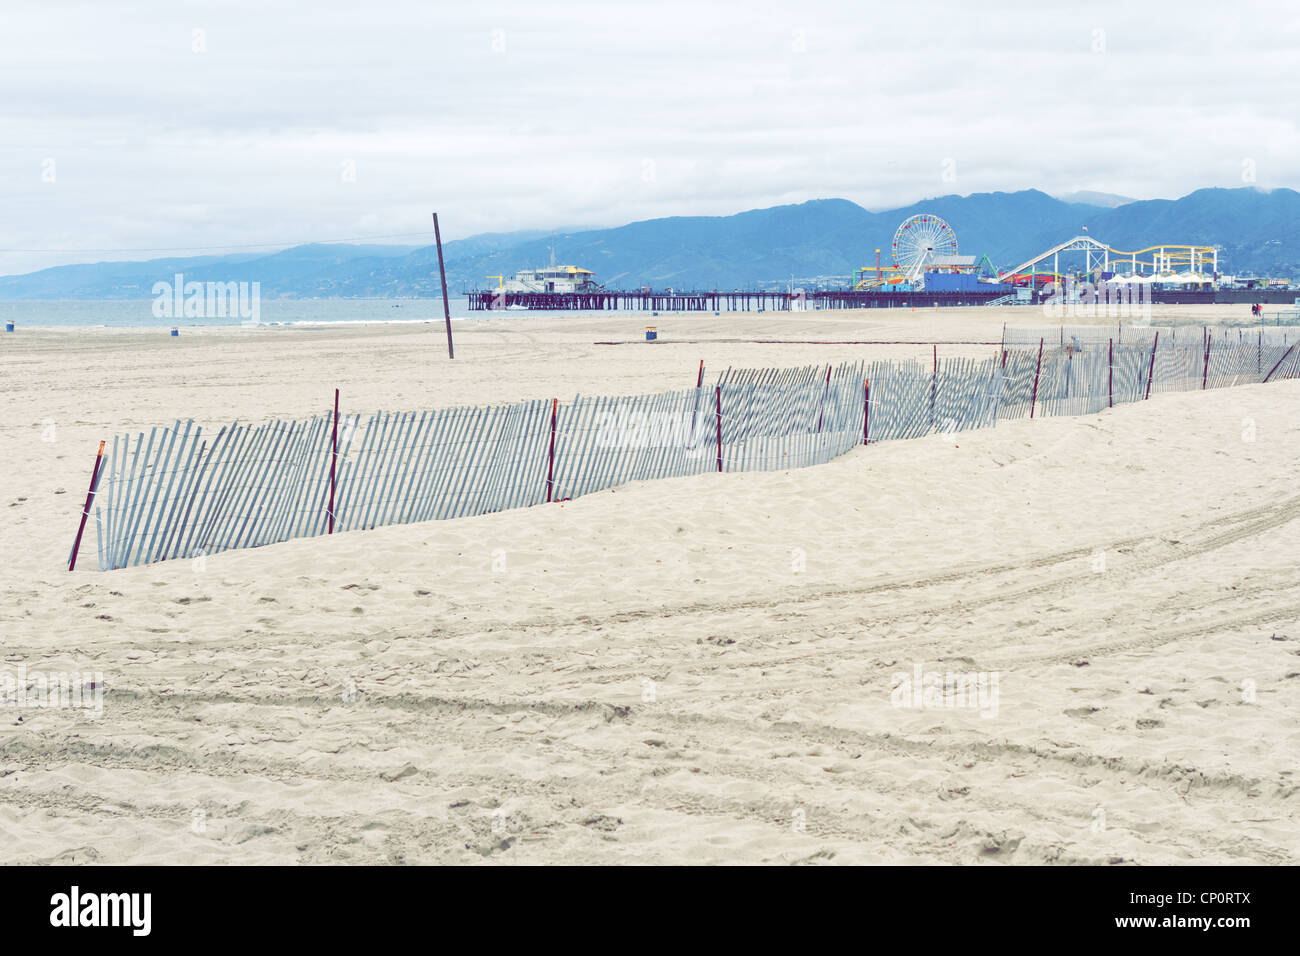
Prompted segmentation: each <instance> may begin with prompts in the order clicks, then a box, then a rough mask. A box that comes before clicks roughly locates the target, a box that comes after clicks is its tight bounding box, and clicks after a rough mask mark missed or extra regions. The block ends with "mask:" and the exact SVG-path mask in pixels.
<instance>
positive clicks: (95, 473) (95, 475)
mask: <svg viewBox="0 0 1300 956" xmlns="http://www.w3.org/2000/svg"><path fill="white" fill-rule="evenodd" d="M103 461H104V443H103V442H102V441H101V442H100V443H99V451H97V452H95V467H94V469H93V470H92V471H91V472H90V489H89V490H88V491H87V492H86V504H85V506H84V507H83V508H82V509H81V522H80V523H79V524H78V525H77V538H76V540H75V541H73V542H72V553H71V554H70V555H68V570H69V571H75V570H76V568H77V550H78V549H79V548H80V547H81V534H82V532H83V531H85V530H86V518H87V517H89V515H90V503H91V501H93V500H94V498H95V486H96V485H98V484H99V466H100V465H101V464H102V463H103Z"/></svg>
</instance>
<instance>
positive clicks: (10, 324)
mask: <svg viewBox="0 0 1300 956" xmlns="http://www.w3.org/2000/svg"><path fill="white" fill-rule="evenodd" d="M13 330H14V324H13V322H10V321H6V322H5V331H6V332H12V331H13Z"/></svg>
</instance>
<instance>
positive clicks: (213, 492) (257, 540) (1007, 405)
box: [69, 327, 1300, 570]
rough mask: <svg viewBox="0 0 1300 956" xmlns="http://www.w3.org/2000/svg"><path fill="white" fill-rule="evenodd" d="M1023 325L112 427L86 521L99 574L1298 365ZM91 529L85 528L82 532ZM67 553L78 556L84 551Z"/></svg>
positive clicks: (1263, 346)
mask: <svg viewBox="0 0 1300 956" xmlns="http://www.w3.org/2000/svg"><path fill="white" fill-rule="evenodd" d="M1109 331H1112V330H1106V329H1100V330H1099V328H1098V327H1088V328H1083V329H1076V330H1060V329H1056V328H1053V329H1048V330H1023V329H1021V330H1016V331H1015V332H1014V333H1010V334H1008V335H1007V336H1005V337H1004V345H1003V347H1002V348H1001V349H999V350H998V354H996V355H995V356H993V357H991V358H989V359H985V360H983V361H980V360H975V359H971V358H960V359H947V358H945V359H940V358H939V357H938V353H937V349H936V351H935V354H934V358H933V360H932V362H931V363H929V364H928V365H927V364H924V363H920V362H917V361H914V360H912V361H905V362H873V363H869V364H864V363H853V364H844V365H840V366H836V367H831V366H809V367H805V368H795V369H742V370H735V369H728V370H727V371H726V372H724V373H722V374H721V375H719V376H718V377H717V380H716V382H714V383H713V384H705V381H704V374H703V367H702V366H701V371H700V374H699V378H698V384H697V386H696V387H695V388H686V389H680V390H676V391H671V392H663V393H658V394H650V395H640V396H596V397H582V396H578V397H576V398H575V399H574V400H573V401H571V402H564V403H561V402H559V401H558V400H554V399H552V400H533V401H524V402H518V403H515V404H510V405H488V406H469V407H460V408H445V409H435V410H431V411H422V412H382V411H381V412H375V413H374V414H372V415H370V416H368V417H364V418H363V417H362V416H359V415H342V416H340V415H339V413H338V410H337V395H336V403H335V409H334V411H332V412H329V413H327V414H324V415H320V416H317V417H315V418H311V419H308V420H306V421H273V422H266V423H263V424H260V425H245V424H240V423H238V422H236V423H233V424H231V425H228V426H225V427H223V428H221V429H219V430H218V431H217V433H216V434H215V435H212V434H210V433H205V431H204V430H203V429H202V428H201V427H199V426H196V425H195V424H194V422H193V421H186V422H181V421H177V422H176V423H175V424H173V425H172V426H171V427H167V428H153V429H151V430H150V431H149V432H148V434H145V433H144V432H140V433H137V434H135V435H131V434H126V435H119V436H116V437H114V438H113V440H112V442H111V447H110V448H109V450H108V451H107V452H106V453H104V454H103V455H102V462H101V459H100V458H98V457H97V459H96V468H95V471H94V473H93V476H92V479H91V487H90V491H89V493H88V495H87V504H86V507H85V509H83V514H82V526H83V527H84V523H85V520H86V519H87V518H88V517H89V516H90V515H91V502H92V501H93V502H94V510H93V515H94V521H95V529H96V534H97V539H98V544H97V557H98V562H99V567H100V569H101V570H110V569H115V568H124V567H130V566H134V565H140V564H151V563H156V562H159V561H168V560H176V559H178V558H187V559H200V558H203V557H205V556H207V555H212V554H218V553H220V552H222V551H228V550H231V549H234V548H251V547H259V546H261V545H266V544H272V543H275V542H279V541H288V540H291V539H294V538H305V537H313V536H316V535H321V534H330V533H333V532H341V531H358V530H363V529H370V528H379V527H383V526H386V525H393V524H408V523H412V522H421V521H433V520H445V519H449V518H463V517H468V516H472V515H480V514H487V513H490V512H496V511H504V510H507V509H512V508H524V507H529V506H532V505H539V504H544V503H546V502H553V501H565V500H570V499H573V498H579V497H581V496H583V495H588V494H592V493H593V492H597V491H601V490H604V489H607V488H612V487H616V486H618V485H622V484H626V483H628V482H632V481H647V480H652V479H658V478H671V477H677V476H681V475H696V474H702V473H704V472H709V471H718V472H744V471H772V470H781V469H789V468H803V467H807V466H810V465H816V464H821V463H824V462H827V461H830V460H831V459H833V458H835V457H837V456H839V455H842V454H844V453H846V452H847V451H848V450H849V449H851V448H852V447H854V446H855V445H858V444H863V443H865V442H867V441H868V440H869V441H870V442H879V441H889V440H896V439H905V438H917V437H920V436H923V435H928V434H934V433H940V434H947V433H956V432H960V431H965V430H968V429H973V428H984V427H989V426H992V425H995V424H996V422H997V421H998V420H999V419H1011V418H1021V417H1034V416H1042V415H1079V414H1091V413H1095V412H1098V411H1101V410H1102V409H1105V408H1107V407H1110V406H1111V405H1115V404H1121V403H1125V402H1132V401H1140V400H1143V399H1145V398H1148V397H1149V396H1150V394H1151V393H1152V392H1159V391H1183V390H1190V389H1194V388H1219V387H1226V386H1229V385H1237V384H1245V383H1248V382H1262V381H1270V380H1273V379H1278V378H1294V377H1297V375H1300V349H1297V348H1296V344H1295V342H1288V341H1287V340H1286V339H1285V338H1284V336H1285V335H1286V333H1280V332H1277V331H1276V330H1263V331H1260V330H1240V331H1239V330H1223V331H1222V332H1219V333H1216V334H1211V333H1210V332H1209V331H1205V332H1202V333H1201V335H1200V338H1199V339H1198V338H1197V337H1196V335H1194V334H1192V333H1193V332H1195V331H1196V330H1189V329H1186V328H1181V329H1178V330H1172V329H1152V328H1149V327H1145V328H1139V329H1134V328H1131V327H1127V328H1124V329H1123V330H1122V334H1123V337H1124V342H1123V343H1122V344H1120V343H1119V342H1117V341H1116V339H1118V338H1119V335H1109V334H1107V335H1104V336H1103V335H1102V333H1105V332H1109ZM80 540H81V534H80V532H79V533H78V536H77V541H78V543H79V542H80ZM77 546H78V545H75V544H74V550H73V554H72V556H71V557H70V559H69V566H70V567H72V566H74V565H75V557H76V549H77Z"/></svg>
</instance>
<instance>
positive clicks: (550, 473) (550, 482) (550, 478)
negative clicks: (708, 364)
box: [546, 369, 703, 502]
mask: <svg viewBox="0 0 1300 956" xmlns="http://www.w3.org/2000/svg"><path fill="white" fill-rule="evenodd" d="M702 371H703V369H701V372H702ZM559 410H560V400H559V399H558V398H553V399H551V453H550V455H549V457H548V458H547V462H546V500H547V501H548V502H549V501H550V500H551V497H552V495H554V493H555V420H556V418H557V417H558V415H559Z"/></svg>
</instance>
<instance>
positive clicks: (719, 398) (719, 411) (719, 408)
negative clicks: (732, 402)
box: [713, 385, 722, 471]
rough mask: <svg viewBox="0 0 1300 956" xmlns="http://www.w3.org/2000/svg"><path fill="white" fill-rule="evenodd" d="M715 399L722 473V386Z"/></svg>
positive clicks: (717, 390)
mask: <svg viewBox="0 0 1300 956" xmlns="http://www.w3.org/2000/svg"><path fill="white" fill-rule="evenodd" d="M713 392H714V398H715V400H716V409H717V411H716V413H715V415H716V419H717V424H718V471H722V386H721V385H718V386H716V387H715V388H714V390H713Z"/></svg>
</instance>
